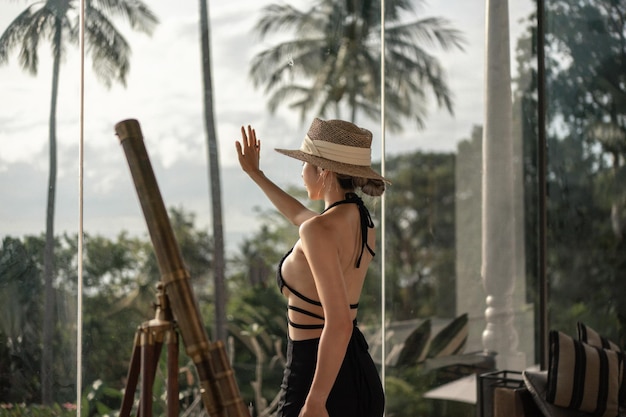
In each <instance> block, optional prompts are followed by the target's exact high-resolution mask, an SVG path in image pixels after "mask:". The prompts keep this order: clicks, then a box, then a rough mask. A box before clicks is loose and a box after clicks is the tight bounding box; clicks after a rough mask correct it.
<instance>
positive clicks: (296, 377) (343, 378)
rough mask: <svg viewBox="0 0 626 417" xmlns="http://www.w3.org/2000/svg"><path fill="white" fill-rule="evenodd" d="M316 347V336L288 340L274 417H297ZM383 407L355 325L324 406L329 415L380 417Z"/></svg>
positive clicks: (375, 373) (374, 371) (374, 372)
mask: <svg viewBox="0 0 626 417" xmlns="http://www.w3.org/2000/svg"><path fill="white" fill-rule="evenodd" d="M318 346H319V338H317V339H310V340H301V341H294V340H291V339H289V340H288V345H287V365H286V367H285V372H284V375H283V382H282V384H281V399H280V403H279V406H278V417H298V414H299V413H300V410H301V409H302V407H303V406H304V401H305V400H306V396H307V394H308V393H309V389H310V388H311V383H312V381H313V374H314V373H315V365H316V362H317V349H318ZM384 408H385V396H384V393H383V387H382V384H381V382H380V377H379V375H378V370H377V369H376V365H375V364H374V361H373V360H372V357H371V356H370V354H369V352H368V346H367V342H366V341H365V338H364V337H363V334H362V333H361V331H360V330H359V329H358V328H357V327H356V326H355V327H354V330H353V331H352V337H351V338H350V342H349V343H348V348H347V350H346V356H345V357H344V360H343V364H342V365H341V369H340V370H339V374H338V375H337V379H336V380H335V384H334V385H333V388H332V390H331V392H330V395H329V396H328V401H327V402H326V409H327V410H328V414H329V415H330V417H381V416H382V415H383V412H384Z"/></svg>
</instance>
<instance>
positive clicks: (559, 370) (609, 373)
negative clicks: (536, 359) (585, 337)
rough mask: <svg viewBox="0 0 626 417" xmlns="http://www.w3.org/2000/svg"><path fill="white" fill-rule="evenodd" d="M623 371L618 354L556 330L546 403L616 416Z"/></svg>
mask: <svg viewBox="0 0 626 417" xmlns="http://www.w3.org/2000/svg"><path fill="white" fill-rule="evenodd" d="M620 369H621V360H620V356H619V353H618V352H615V351H612V350H608V349H602V348H599V347H595V346H591V345H589V344H587V343H583V342H581V341H579V340H576V339H574V338H572V337H570V336H568V335H566V334H565V333H562V332H559V331H555V330H553V331H551V332H550V335H549V366H548V382H547V387H546V401H547V402H549V403H551V404H554V405H556V406H559V407H564V408H568V409H573V410H579V411H583V412H587V413H592V414H594V415H596V416H602V417H615V416H617V415H618V399H619V383H620V377H621V375H620Z"/></svg>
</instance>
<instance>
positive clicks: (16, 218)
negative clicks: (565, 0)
mask: <svg viewBox="0 0 626 417" xmlns="http://www.w3.org/2000/svg"><path fill="white" fill-rule="evenodd" d="M274 2H277V0H271V1H268V0H232V1H228V2H226V1H219V2H216V1H214V2H210V5H209V7H210V12H209V13H210V19H211V41H212V48H213V51H212V59H213V62H212V65H213V85H214V93H215V96H214V101H215V109H214V110H215V118H216V122H217V139H218V142H219V149H218V154H219V160H220V168H221V186H222V202H223V212H224V228H225V233H226V244H227V247H228V248H229V249H231V250H233V249H235V248H236V246H237V244H238V243H239V242H240V241H241V239H242V238H244V237H245V236H249V235H250V234H251V233H253V232H254V231H255V230H256V229H257V227H258V226H259V222H258V221H257V218H256V217H257V216H258V213H257V209H258V208H261V209H267V208H269V207H270V206H269V203H268V202H267V200H266V199H265V197H264V196H263V194H262V192H261V191H260V190H258V189H257V188H256V187H255V186H254V184H253V183H252V182H251V181H250V180H249V179H248V178H247V177H246V176H245V174H243V173H242V172H241V170H240V169H239V166H238V163H237V158H236V152H235V148H234V141H235V140H237V139H239V137H240V133H239V129H240V127H241V126H242V125H247V124H251V125H252V126H253V127H255V129H256V130H257V135H258V137H259V138H260V139H261V140H262V144H263V151H262V156H261V168H262V169H263V171H264V172H265V173H266V174H267V175H268V176H269V177H270V178H271V179H273V180H274V181H275V182H276V183H277V184H278V185H280V186H301V183H302V182H301V178H300V170H301V163H300V162H298V161H296V160H291V159H289V158H286V157H284V156H282V155H279V154H277V153H276V152H273V150H272V149H273V148H276V147H280V148H298V147H299V145H300V141H301V139H302V137H303V136H304V134H305V133H306V130H307V128H308V124H309V123H308V121H307V122H305V123H304V124H303V123H301V122H300V117H299V115H298V114H296V113H294V112H291V111H289V110H285V109H281V110H280V111H278V112H277V113H276V114H274V115H271V114H270V113H269V112H268V110H267V107H266V102H265V98H264V97H263V92H262V91H261V90H257V89H255V88H254V86H253V84H252V82H251V80H250V78H249V77H248V69H249V67H248V64H249V62H250V60H251V58H252V57H253V56H254V55H255V54H256V53H257V52H259V51H260V50H262V49H265V48H268V47H270V46H271V45H272V43H271V41H269V40H268V41H261V40H259V39H258V38H257V37H255V36H254V35H253V34H252V33H251V31H250V29H251V28H252V26H253V25H254V23H255V22H256V21H257V20H258V18H259V17H260V16H261V9H262V7H264V6H266V5H268V4H270V3H274ZM30 3H32V2H30V1H29V2H3V3H2V4H0V33H2V32H4V30H5V29H6V27H7V26H8V25H9V23H10V22H11V21H12V19H13V18H14V17H15V16H17V15H18V13H19V12H20V11H22V10H23V9H24V8H25V5H26V4H30ZM292 3H294V2H292ZM295 3H296V4H300V5H302V4H305V5H306V4H309V2H307V1H305V0H298V1H297V2H295ZM532 3H533V2H532V1H531V0H510V1H509V9H510V11H511V12H510V15H511V16H518V17H519V16H527V15H528V14H529V13H530V11H531V10H532V7H533V4H532ZM146 4H148V5H149V7H150V8H151V9H152V10H153V11H154V12H155V14H156V15H157V16H158V17H159V19H160V24H159V25H158V26H157V27H156V30H155V31H154V33H153V35H152V36H148V35H145V34H137V33H134V32H132V31H130V29H129V28H128V27H126V26H124V25H123V24H120V25H119V29H120V31H122V32H123V34H124V36H125V37H126V38H127V39H128V41H129V43H130V45H131V48H132V51H133V52H132V58H131V68H130V73H129V76H128V81H127V85H126V87H125V88H124V87H123V86H120V85H113V86H112V87H111V88H110V89H107V88H105V87H103V86H102V85H101V84H99V83H98V82H97V81H96V79H95V77H94V76H93V72H92V69H91V63H90V61H89V60H87V61H85V89H84V91H85V99H84V119H83V120H84V131H83V142H82V143H83V150H84V159H83V160H84V174H83V175H84V177H83V190H82V192H83V194H82V197H81V194H80V189H79V170H78V165H79V161H80V155H79V143H81V139H80V138H81V134H80V133H81V132H80V130H79V120H80V119H79V110H80V100H79V98H80V94H79V93H80V89H79V83H78V82H77V80H78V79H79V76H80V71H81V66H80V59H79V56H78V53H77V51H76V50H69V51H68V52H69V53H68V56H67V59H66V60H65V62H64V63H63V67H62V70H61V80H60V95H59V105H58V115H57V125H58V131H57V133H58V164H59V165H58V166H59V171H58V180H57V181H58V183H57V185H58V187H57V197H56V212H55V232H56V233H57V234H60V233H63V232H68V233H76V231H77V230H78V227H79V208H80V204H81V201H82V207H83V216H82V219H83V227H84V230H85V232H87V233H89V234H100V235H106V236H109V237H115V236H117V234H119V233H120V231H122V230H126V231H128V232H130V233H131V234H133V235H146V236H147V228H146V225H145V221H144V219H143V215H142V213H141V208H140V206H139V203H138V199H137V195H136V192H135V190H134V186H133V183H132V179H131V177H130V172H129V169H128V165H127V163H126V159H125V156H124V153H123V150H122V148H121V146H120V145H119V142H118V140H117V138H116V136H115V134H114V126H115V124H116V123H117V122H119V121H122V120H125V119H131V118H132V119H137V120H138V121H139V122H140V124H141V128H142V132H143V134H144V141H145V144H146V148H147V151H148V154H149V156H150V159H151V162H152V165H153V169H154V171H155V176H156V178H157V182H158V183H159V188H160V190H161V194H162V196H163V199H164V201H165V204H166V206H167V207H184V208H185V210H187V211H188V212H191V213H193V214H194V215H195V217H196V224H197V225H198V226H199V227H208V228H210V223H211V208H210V189H209V182H208V172H207V151H206V145H205V133H204V126H203V118H202V111H203V108H202V106H203V104H202V98H201V89H200V88H199V86H200V85H201V84H200V83H201V72H200V70H201V64H200V51H199V47H198V46H197V45H198V39H199V34H198V23H197V22H198V18H197V14H198V10H197V9H198V4H197V2H193V1H191V2H172V1H165V0H150V1H147V2H146ZM484 15H485V3H484V2H482V1H477V0H430V1H428V2H423V3H422V7H421V8H419V9H418V11H417V15H416V16H415V18H416V19H417V18H420V17H425V16H429V17H432V16H440V17H445V18H447V19H448V20H449V21H450V23H451V24H452V26H453V27H455V28H457V29H459V30H461V31H462V32H463V34H464V36H465V39H466V41H467V43H466V47H465V50H464V51H450V52H442V51H440V50H436V49H433V50H432V51H431V52H432V53H433V54H434V55H435V56H437V57H438V58H439V59H440V61H441V63H442V64H443V66H444V68H445V69H446V71H447V77H448V83H449V87H450V89H451V90H452V91H453V93H454V100H455V113H454V116H452V115H450V114H448V113H447V112H446V111H444V110H439V109H437V108H436V107H435V106H434V105H433V104H432V103H429V104H428V107H429V116H428V119H427V120H426V128H425V129H424V130H418V129H417V128H416V127H415V126H414V125H411V124H409V123H407V126H408V127H407V129H405V131H404V132H402V133H401V134H393V135H392V134H387V135H386V138H385V144H384V153H385V154H386V155H388V156H389V155H395V154H399V153H402V152H408V151H415V150H426V151H450V152H453V151H454V150H455V147H456V144H457V143H458V141H459V140H461V139H465V138H467V137H469V135H470V133H471V131H472V128H473V126H475V125H480V124H482V120H483V118H484V115H483V112H484V110H483V101H484V100H483V85H484V81H483V78H484V68H483V67H484V65H483V64H484V57H483V55H484V32H485V29H484V22H485V18H484ZM510 24H511V31H512V33H513V34H512V35H511V42H512V47H513V48H514V41H515V39H516V35H515V34H517V33H519V31H520V30H521V29H520V25H519V23H518V22H517V17H515V18H513V17H512V18H511V22H510ZM49 56H50V53H49V49H46V48H45V45H44V44H42V48H41V49H40V70H39V73H38V75H37V76H31V75H29V74H25V73H24V72H23V71H22V70H21V69H20V68H19V65H18V60H17V56H16V54H12V55H11V56H10V60H9V63H8V64H5V65H2V66H0V238H3V237H4V236H7V235H8V236H14V237H17V236H23V235H25V234H39V233H42V232H43V231H44V230H45V216H46V188H47V181H48V114H49V107H50V84H51V72H52V71H51V60H50V59H49ZM512 56H513V57H514V55H512ZM294 65H298V63H297V62H295V63H294ZM431 99H432V97H431ZM310 117H313V116H312V115H311V116H310ZM359 123H360V124H362V125H363V126H364V127H367V128H369V129H370V130H372V131H373V132H374V143H373V148H372V157H373V160H374V161H380V159H381V154H382V153H383V150H382V149H383V148H382V144H381V138H380V137H381V135H380V127H379V122H373V121H368V120H362V121H359ZM209 231H210V230H209Z"/></svg>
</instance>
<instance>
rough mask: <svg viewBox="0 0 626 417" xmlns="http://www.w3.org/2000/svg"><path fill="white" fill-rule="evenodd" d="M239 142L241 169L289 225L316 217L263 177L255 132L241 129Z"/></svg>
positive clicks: (238, 150) (312, 212)
mask: <svg viewBox="0 0 626 417" xmlns="http://www.w3.org/2000/svg"><path fill="white" fill-rule="evenodd" d="M241 142H242V143H240V142H239V141H236V142H235V147H236V148H237V154H238V156H239V164H240V165H241V169H243V170H244V172H245V173H247V174H248V176H250V178H251V179H252V180H253V181H254V182H255V183H256V184H257V185H258V186H259V187H260V188H261V190H263V192H264V193H265V195H266V196H267V197H268V198H269V199H270V201H271V202H272V204H274V206H275V207H276V209H278V211H280V212H281V213H282V214H283V216H285V217H286V218H287V219H288V220H289V221H290V222H291V223H293V224H295V225H296V226H300V225H301V224H302V223H303V222H304V221H306V220H308V219H310V218H311V217H313V216H315V215H317V213H315V212H314V211H311V210H309V209H308V208H306V207H305V206H304V205H303V204H302V203H300V202H299V201H298V200H296V199H295V198H293V197H292V196H291V195H289V194H287V193H286V192H285V191H283V190H282V189H281V188H280V187H279V186H277V185H276V184H274V183H273V182H272V181H271V180H270V179H269V178H267V177H266V176H265V174H264V173H263V171H261V170H260V168H259V159H260V158H261V141H260V140H257V138H256V131H255V130H254V129H252V128H251V127H250V126H248V133H247V134H246V130H245V128H244V127H243V126H242V127H241Z"/></svg>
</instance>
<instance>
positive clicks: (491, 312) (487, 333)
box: [481, 0, 525, 370]
mask: <svg viewBox="0 0 626 417" xmlns="http://www.w3.org/2000/svg"><path fill="white" fill-rule="evenodd" d="M485 11H486V19H485V25H486V61H485V67H486V72H485V85H486V95H485V125H484V130H483V173H482V190H483V194H482V265H481V275H482V281H483V287H484V289H485V292H486V296H487V298H486V303H487V308H486V310H485V320H486V328H485V330H484V331H483V335H482V341H483V347H484V348H485V349H486V350H489V351H494V352H496V353H497V356H496V365H497V367H498V369H509V370H521V369H523V368H524V366H525V357H524V354H523V353H520V352H518V345H519V341H518V334H517V331H516V330H515V325H514V317H515V316H514V309H513V291H514V288H515V274H516V271H517V268H516V259H515V258H516V254H517V253H516V250H515V245H516V242H515V239H516V237H515V200H514V197H515V195H514V194H515V193H514V189H515V187H514V159H513V133H512V103H511V68H510V65H511V64H510V45H509V13H508V3H507V0H486V8H485ZM520 244H522V242H521V241H520Z"/></svg>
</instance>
